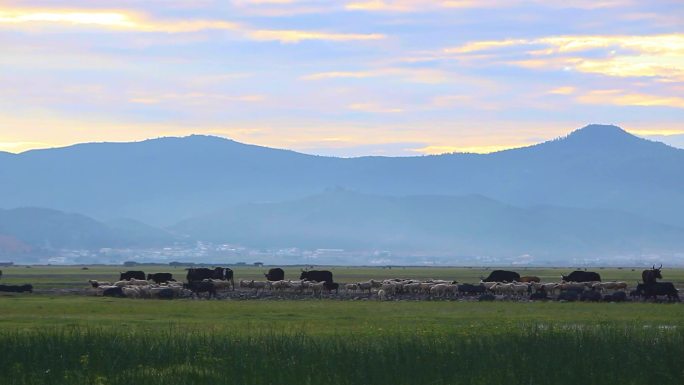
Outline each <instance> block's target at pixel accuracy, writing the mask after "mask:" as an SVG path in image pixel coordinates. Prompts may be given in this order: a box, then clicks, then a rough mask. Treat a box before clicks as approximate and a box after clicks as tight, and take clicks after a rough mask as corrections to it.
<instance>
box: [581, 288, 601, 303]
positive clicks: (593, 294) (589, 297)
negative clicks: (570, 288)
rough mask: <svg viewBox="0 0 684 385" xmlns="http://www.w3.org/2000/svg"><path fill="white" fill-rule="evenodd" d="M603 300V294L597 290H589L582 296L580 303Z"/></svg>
mask: <svg viewBox="0 0 684 385" xmlns="http://www.w3.org/2000/svg"><path fill="white" fill-rule="evenodd" d="M600 300H601V292H599V291H596V290H587V291H584V292H582V293H581V294H580V301H588V302H599V301H600Z"/></svg>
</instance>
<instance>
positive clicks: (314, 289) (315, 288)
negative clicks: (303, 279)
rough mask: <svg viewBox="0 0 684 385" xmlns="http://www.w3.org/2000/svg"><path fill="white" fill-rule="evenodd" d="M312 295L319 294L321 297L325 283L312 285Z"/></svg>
mask: <svg viewBox="0 0 684 385" xmlns="http://www.w3.org/2000/svg"><path fill="white" fill-rule="evenodd" d="M309 287H311V295H312V296H313V295H316V294H318V295H319V296H320V295H321V292H323V289H324V288H325V281H322V282H316V283H311V284H310V286H309Z"/></svg>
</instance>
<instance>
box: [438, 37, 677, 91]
mask: <svg viewBox="0 0 684 385" xmlns="http://www.w3.org/2000/svg"><path fill="white" fill-rule="evenodd" d="M443 53H444V54H446V55H455V56H456V57H458V56H461V55H465V56H468V55H469V54H482V53H489V54H491V55H493V56H490V57H489V59H490V61H492V60H491V58H492V57H494V58H495V59H498V60H493V61H492V62H495V63H505V64H511V65H516V66H520V67H525V68H537V69H556V70H558V69H565V70H574V71H578V72H583V73H591V74H599V75H605V76H611V77H654V78H662V79H666V80H667V79H669V80H676V81H684V34H666V35H646V36H638V35H637V36H601V35H595V36H594V35H586V36H584V35H578V36H551V37H542V38H536V39H505V40H484V41H474V42H468V43H465V44H463V45H460V46H457V47H451V48H446V49H444V50H443Z"/></svg>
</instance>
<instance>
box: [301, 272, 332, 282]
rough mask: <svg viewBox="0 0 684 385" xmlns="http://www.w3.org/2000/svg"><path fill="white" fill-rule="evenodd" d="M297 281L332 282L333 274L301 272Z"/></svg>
mask: <svg viewBox="0 0 684 385" xmlns="http://www.w3.org/2000/svg"><path fill="white" fill-rule="evenodd" d="M299 279H306V280H308V281H316V282H323V281H325V282H330V283H332V282H334V281H333V274H332V272H330V271H328V270H308V271H305V270H302V274H300V275H299Z"/></svg>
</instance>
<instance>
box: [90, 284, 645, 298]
mask: <svg viewBox="0 0 684 385" xmlns="http://www.w3.org/2000/svg"><path fill="white" fill-rule="evenodd" d="M201 282H202V283H203V284H204V285H205V286H209V287H211V288H212V289H213V290H205V292H204V293H206V295H207V296H208V297H212V296H217V293H221V294H222V296H224V297H235V296H236V295H242V296H244V295H251V296H257V297H263V296H266V295H268V294H270V295H271V296H276V297H283V296H286V295H289V296H297V295H309V296H314V297H321V296H323V295H324V294H325V295H332V293H333V291H334V292H335V294H337V297H348V298H351V297H357V298H358V297H362V298H375V299H379V300H394V299H402V298H403V299H458V298H476V299H479V300H483V301H484V300H504V299H510V300H521V299H533V300H534V299H538V300H542V299H560V300H589V301H599V300H613V301H616V302H619V301H621V300H625V299H626V298H627V294H626V293H625V291H626V290H627V289H628V285H627V283H626V282H556V283H542V282H484V281H483V282H480V283H479V284H459V283H457V282H455V281H446V280H437V279H427V280H414V279H387V280H373V279H371V280H369V281H365V282H356V283H346V284H339V285H336V286H335V287H337V288H338V289H337V290H330V287H329V286H328V285H326V284H325V282H315V281H307V280H278V281H257V280H240V281H239V284H238V285H237V290H234V289H233V288H232V287H231V281H227V280H218V279H205V280H203V281H201ZM89 283H90V285H91V287H92V288H91V289H90V291H91V294H93V295H104V296H118V297H127V298H159V299H172V298H193V297H201V296H204V295H205V294H204V293H201V294H200V293H198V292H197V291H196V290H193V287H192V286H189V285H188V284H183V283H181V282H175V281H170V282H165V283H155V282H153V281H148V280H139V279H128V280H121V281H117V282H113V283H112V282H101V281H100V282H98V281H94V280H89ZM633 294H634V293H632V295H633Z"/></svg>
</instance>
